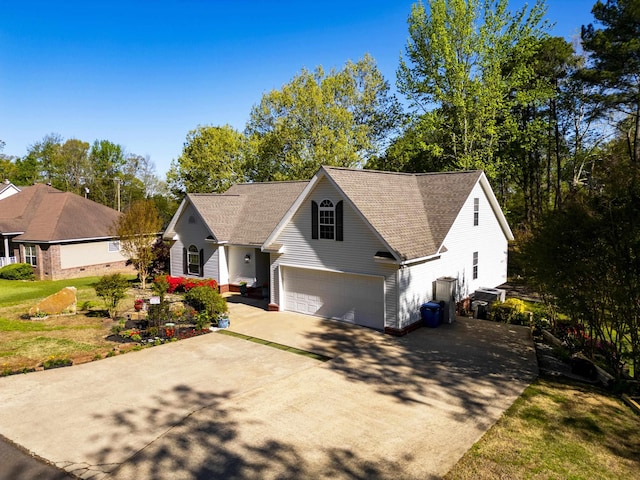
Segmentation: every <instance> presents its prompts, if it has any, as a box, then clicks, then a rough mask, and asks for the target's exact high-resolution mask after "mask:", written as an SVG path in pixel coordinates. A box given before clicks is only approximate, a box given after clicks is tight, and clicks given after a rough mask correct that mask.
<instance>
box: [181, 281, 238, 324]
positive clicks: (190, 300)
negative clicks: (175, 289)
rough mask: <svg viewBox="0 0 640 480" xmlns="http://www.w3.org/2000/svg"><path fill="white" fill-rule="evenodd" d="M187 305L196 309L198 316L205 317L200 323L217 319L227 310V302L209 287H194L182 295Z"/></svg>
mask: <svg viewBox="0 0 640 480" xmlns="http://www.w3.org/2000/svg"><path fill="white" fill-rule="evenodd" d="M184 301H185V302H186V303H187V305H189V306H191V307H193V308H194V309H196V310H197V311H198V312H200V314H202V313H204V315H203V316H202V317H204V316H205V315H206V320H205V319H204V318H203V320H204V321H202V322H201V323H204V322H206V321H207V320H208V321H211V320H212V319H215V318H218V315H219V314H221V313H225V312H227V310H228V307H227V301H226V300H225V299H224V298H223V297H222V295H220V294H219V293H218V291H217V290H216V289H213V288H211V287H209V286H202V287H195V288H192V289H191V290H189V291H188V292H187V293H186V294H185V295H184Z"/></svg>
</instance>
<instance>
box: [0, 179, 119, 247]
mask: <svg viewBox="0 0 640 480" xmlns="http://www.w3.org/2000/svg"><path fill="white" fill-rule="evenodd" d="M120 215H121V214H120V213H119V212H117V211H115V210H113V209H112V208H109V207H107V206H105V205H101V204H99V203H96V202H94V201H92V200H88V199H86V198H83V197H81V196H80V195H76V194H74V193H71V192H61V191H60V190H57V189H55V188H53V187H50V186H48V185H43V184H36V185H32V186H29V187H24V188H23V189H22V191H20V192H18V193H16V194H14V195H12V196H10V197H8V198H5V199H3V200H0V232H1V233H18V232H21V233H20V235H18V236H16V237H15V240H20V241H30V242H51V243H56V242H65V241H72V240H82V239H92V238H109V237H113V234H112V231H111V228H112V226H113V224H114V223H115V221H116V220H117V219H118V217H119V216H120Z"/></svg>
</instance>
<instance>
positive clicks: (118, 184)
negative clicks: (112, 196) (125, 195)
mask: <svg viewBox="0 0 640 480" xmlns="http://www.w3.org/2000/svg"><path fill="white" fill-rule="evenodd" d="M113 181H114V182H116V203H117V204H118V211H120V179H119V178H114V179H113Z"/></svg>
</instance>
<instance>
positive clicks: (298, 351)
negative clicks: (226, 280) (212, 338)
mask: <svg viewBox="0 0 640 480" xmlns="http://www.w3.org/2000/svg"><path fill="white" fill-rule="evenodd" d="M215 333H219V334H222V335H228V336H230V337H236V338H240V339H241V340H247V341H249V342H253V343H257V344H259V345H265V346H267V347H271V348H276V349H278V350H283V351H285V352H290V353H295V354H296V355H302V356H303V357H308V358H312V359H314V360H318V361H320V362H328V361H329V360H332V359H333V358H334V357H328V356H327V355H322V354H320V353H316V352H310V351H308V350H302V349H301V348H297V347H292V346H289V345H284V344H282V343H277V342H272V341H270V340H265V339H263V338H258V337H252V336H251V335H245V334H243V333H238V332H233V331H229V330H218V331H217V332H215Z"/></svg>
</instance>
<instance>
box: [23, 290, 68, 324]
mask: <svg viewBox="0 0 640 480" xmlns="http://www.w3.org/2000/svg"><path fill="white" fill-rule="evenodd" d="M76 293H77V289H76V287H65V288H63V289H62V290H60V291H59V292H57V293H54V294H53V295H49V296H48V297H47V298H45V299H44V300H41V301H40V302H38V303H37V304H36V305H34V306H33V307H31V308H30V309H29V316H31V317H34V316H36V315H38V314H39V313H40V314H43V313H44V314H47V315H59V314H61V313H76V304H77V302H78V299H77V297H76Z"/></svg>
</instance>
